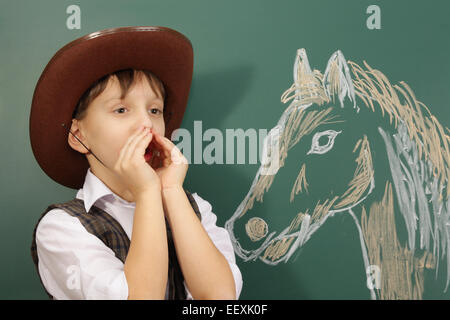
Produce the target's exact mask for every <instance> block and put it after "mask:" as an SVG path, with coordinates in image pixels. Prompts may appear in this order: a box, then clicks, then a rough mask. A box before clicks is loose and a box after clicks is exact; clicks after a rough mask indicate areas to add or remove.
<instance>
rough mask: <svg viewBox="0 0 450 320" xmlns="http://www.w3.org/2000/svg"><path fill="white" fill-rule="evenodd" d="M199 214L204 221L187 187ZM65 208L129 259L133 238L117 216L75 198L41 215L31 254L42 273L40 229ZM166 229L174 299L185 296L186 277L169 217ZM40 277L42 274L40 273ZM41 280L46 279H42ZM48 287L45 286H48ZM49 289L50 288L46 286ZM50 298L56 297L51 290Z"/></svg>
mask: <svg viewBox="0 0 450 320" xmlns="http://www.w3.org/2000/svg"><path fill="white" fill-rule="evenodd" d="M184 192H185V193H186V195H187V197H188V199H189V202H190V203H191V206H192V208H193V209H194V212H195V214H196V215H197V217H198V218H199V219H200V221H201V214H200V210H199V209H198V206H197V203H196V202H195V199H194V197H193V196H192V194H191V193H190V192H189V191H187V190H184ZM55 208H58V209H62V210H64V211H65V212H67V213H68V214H70V215H71V216H72V217H76V218H78V220H79V221H80V222H81V224H82V225H83V226H84V228H86V230H87V231H88V232H89V233H91V234H93V235H94V236H96V237H97V238H99V239H100V240H101V241H102V242H103V243H104V244H105V245H106V246H108V247H109V248H110V249H111V250H112V251H114V253H115V255H116V257H117V258H118V259H120V260H121V261H122V262H123V263H125V260H126V257H127V253H128V249H129V247H130V239H129V238H128V236H127V234H126V233H125V231H124V230H123V228H122V226H121V225H120V224H119V223H118V222H117V220H115V219H114V218H113V217H112V216H111V215H110V214H108V213H107V212H105V211H103V210H102V209H100V208H98V207H96V206H92V207H91V209H90V210H89V212H88V213H86V209H85V208H84V202H83V200H81V199H76V198H75V199H73V200H70V201H68V202H64V203H57V204H52V205H50V206H49V207H48V208H47V209H46V210H45V212H44V213H43V214H42V215H41V217H40V218H39V220H38V222H37V223H36V226H35V228H34V231H33V239H32V244H31V257H32V258H33V262H34V264H35V266H36V270H37V272H38V275H39V267H38V263H39V259H38V255H37V248H36V229H37V226H38V225H39V222H40V221H41V219H42V218H43V217H44V216H45V215H46V214H47V213H48V212H49V211H50V210H52V209H55ZM166 233H167V245H168V249H169V273H168V278H169V279H168V280H169V299H170V300H185V299H186V292H185V288H184V283H183V281H184V278H183V273H182V272H181V268H180V265H179V263H178V259H177V255H176V252H175V246H174V243H173V239H172V232H171V230H170V227H169V224H168V222H167V220H166ZM39 278H40V275H39ZM40 280H41V284H42V285H43V283H42V279H41V278H40ZM44 289H45V287H44ZM46 292H47V290H46ZM47 295H48V296H49V298H50V299H53V297H52V296H51V295H50V293H48V292H47Z"/></svg>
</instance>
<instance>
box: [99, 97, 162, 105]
mask: <svg viewBox="0 0 450 320" xmlns="http://www.w3.org/2000/svg"><path fill="white" fill-rule="evenodd" d="M116 100H119V101H122V100H124V99H120V98H117V97H114V98H110V99H107V100H106V101H105V102H104V104H105V105H109V104H111V102H112V101H116ZM155 100H156V101H160V102H162V103H164V100H163V99H162V98H160V97H154V98H153V99H152V100H151V101H155Z"/></svg>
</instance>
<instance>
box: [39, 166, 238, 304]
mask: <svg viewBox="0 0 450 320" xmlns="http://www.w3.org/2000/svg"><path fill="white" fill-rule="evenodd" d="M192 196H193V197H194V199H195V201H196V203H197V205H198V208H199V210H200V213H201V217H202V222H201V223H202V225H203V227H204V228H205V230H206V232H207V233H208V235H209V237H210V239H211V241H212V242H213V243H214V245H215V246H216V248H217V249H218V250H219V251H220V252H221V253H222V254H223V256H224V257H225V258H226V260H227V261H228V263H229V265H230V268H231V271H232V273H233V277H234V281H235V286H236V299H238V298H239V295H240V293H241V289H242V275H241V272H240V270H239V268H238V267H237V265H236V260H235V256H234V251H233V246H232V243H231V240H230V236H229V234H228V232H227V231H226V230H225V229H224V228H221V227H218V226H216V221H217V216H216V215H215V214H214V213H213V212H212V210H211V209H212V208H211V205H210V204H209V202H207V201H205V200H203V199H202V198H201V197H200V196H199V195H198V194H197V193H192ZM76 198H78V199H82V200H83V201H84V205H85V208H86V212H89V210H90V208H91V207H92V206H93V205H95V206H97V207H99V208H100V209H102V210H104V211H106V212H107V213H108V214H110V215H111V216H112V217H113V218H114V219H116V220H117V221H118V222H119V224H120V225H121V226H122V228H123V230H124V231H125V233H126V234H127V236H128V238H129V239H131V234H132V229H133V217H134V210H135V202H128V201H126V200H124V199H122V198H120V197H119V196H118V195H116V194H114V193H113V192H112V191H111V190H110V189H109V188H108V187H107V186H106V185H105V184H104V183H103V182H102V181H101V180H100V179H99V178H98V177H96V176H95V175H94V174H93V173H92V172H91V170H90V169H88V171H87V174H86V178H85V181H84V185H83V188H82V189H79V190H78V192H77V195H76ZM36 246H37V254H38V258H39V264H38V268H39V274H40V276H41V279H42V282H43V284H44V286H45V288H46V290H47V291H48V292H49V293H50V294H51V295H52V296H53V297H54V298H55V299H58V300H67V299H78V300H81V299H95V300H109V299H116V300H122V299H127V298H128V284H127V280H126V277H125V272H124V264H123V263H122V261H120V259H119V258H117V257H116V256H115V254H114V252H113V251H112V250H111V249H110V248H108V247H107V246H106V245H105V244H104V243H103V242H102V241H101V240H100V239H99V238H97V237H96V236H94V235H92V234H91V233H89V232H88V231H87V230H86V229H85V228H84V226H83V225H82V224H81V222H80V221H79V220H78V219H77V218H76V217H72V216H71V215H70V214H68V213H67V212H65V211H64V210H62V209H52V210H50V211H49V212H48V213H47V214H46V215H45V216H44V217H43V218H42V219H41V221H40V223H39V225H38V227H37V230H36ZM184 286H185V288H186V296H187V298H188V299H192V295H191V293H190V292H189V290H188V287H187V285H186V282H184ZM168 288H169V286H168V285H167V289H166V299H167V298H168Z"/></svg>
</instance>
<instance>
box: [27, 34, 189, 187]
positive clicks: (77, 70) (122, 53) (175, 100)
mask: <svg viewBox="0 0 450 320" xmlns="http://www.w3.org/2000/svg"><path fill="white" fill-rule="evenodd" d="M127 68H133V69H143V70H149V71H151V72H152V73H154V74H155V75H156V76H157V77H158V78H159V79H160V80H161V81H162V82H163V84H164V88H165V92H166V100H165V106H164V108H165V113H166V112H170V113H171V118H170V122H169V123H168V124H167V125H166V131H165V135H166V137H169V138H170V137H171V134H172V132H173V130H175V129H177V128H179V126H180V125H181V121H182V119H183V115H184V112H185V110H186V105H187V101H188V96H189V90H190V86H191V81H192V73H193V49H192V45H191V42H190V41H189V39H187V38H186V37H185V36H184V35H182V34H181V33H179V32H177V31H175V30H172V29H169V28H165V27H154V26H139V27H121V28H113V29H106V30H102V31H98V32H94V33H91V34H88V35H86V36H84V37H81V38H79V39H76V40H74V41H72V42H70V43H68V44H67V45H65V46H64V47H63V48H61V49H60V50H59V51H58V52H57V53H56V54H55V55H54V56H53V57H52V59H51V60H50V61H49V63H48V64H47V66H46V67H45V69H44V71H43V72H42V74H41V76H40V78H39V80H38V82H37V85H36V88H35V91H34V94H33V100H32V105H31V111H30V142H31V147H32V150H33V154H34V156H35V158H36V160H37V162H38V163H39V165H40V167H41V168H42V170H44V172H45V173H46V174H47V175H48V176H49V177H50V178H52V179H53V180H55V181H56V182H58V183H60V184H62V185H64V186H67V187H69V188H74V189H79V188H81V187H82V185H83V182H84V178H85V174H86V171H87V169H88V168H89V163H88V162H87V160H86V157H85V156H84V155H82V154H81V153H79V152H77V151H75V150H73V149H72V148H71V147H70V146H69V145H68V142H67V135H68V132H67V129H64V128H63V127H62V124H63V123H64V124H66V126H68V127H69V128H70V124H71V119H72V113H73V111H74V109H75V106H76V104H77V102H78V100H79V99H80V97H81V96H82V94H83V93H84V92H85V91H86V90H87V89H88V88H89V87H90V86H91V85H92V84H93V83H94V81H96V80H98V79H99V78H101V77H102V76H104V75H106V74H109V73H112V72H115V71H117V70H121V69H127Z"/></svg>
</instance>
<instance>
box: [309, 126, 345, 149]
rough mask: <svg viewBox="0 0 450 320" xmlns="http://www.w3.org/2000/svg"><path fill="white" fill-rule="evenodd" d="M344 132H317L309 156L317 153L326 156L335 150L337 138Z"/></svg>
mask: <svg viewBox="0 0 450 320" xmlns="http://www.w3.org/2000/svg"><path fill="white" fill-rule="evenodd" d="M341 132H342V131H334V130H327V131H322V132H317V133H316V134H315V135H314V136H313V138H312V141H311V149H310V150H309V151H308V153H307V154H311V153H317V154H324V153H327V152H328V151H330V150H331V148H333V145H334V139H335V138H336V136H337V135H338V134H339V133H341Z"/></svg>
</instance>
